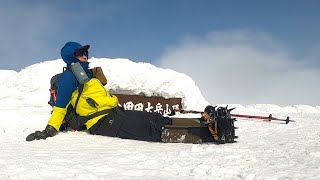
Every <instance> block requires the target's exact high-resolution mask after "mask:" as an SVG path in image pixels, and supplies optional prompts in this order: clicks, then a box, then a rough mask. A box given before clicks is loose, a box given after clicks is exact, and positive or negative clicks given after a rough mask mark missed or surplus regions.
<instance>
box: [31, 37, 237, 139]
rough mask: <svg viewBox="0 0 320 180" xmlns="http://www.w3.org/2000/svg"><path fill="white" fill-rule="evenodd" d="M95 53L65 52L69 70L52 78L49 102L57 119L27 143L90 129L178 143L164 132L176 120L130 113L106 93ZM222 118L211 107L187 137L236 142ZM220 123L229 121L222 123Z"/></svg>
mask: <svg viewBox="0 0 320 180" xmlns="http://www.w3.org/2000/svg"><path fill="white" fill-rule="evenodd" d="M89 48H90V46H89V45H85V46H82V45H80V44H79V43H76V42H68V43H66V44H65V45H64V47H63V48H62V49H61V57H62V59H63V61H64V62H65V63H66V65H67V66H66V67H65V70H64V71H63V73H61V74H58V75H55V76H54V77H53V78H52V79H51V89H55V90H56V94H55V93H53V94H52V96H51V97H52V100H50V101H49V104H50V105H52V106H53V110H52V114H51V117H50V119H49V121H48V124H47V126H46V128H45V129H44V130H43V131H36V132H34V133H31V134H30V135H28V136H27V138H26V140H27V141H33V140H39V139H46V138H47V137H52V136H55V135H56V134H57V133H58V132H59V130H60V131H61V130H62V129H64V128H70V127H71V128H72V129H75V130H87V131H88V132H89V133H90V134H96V135H103V136H110V137H119V138H123V139H134V140H142V141H154V142H161V141H162V142H173V141H171V140H170V138H171V137H170V136H168V137H165V138H166V139H167V140H169V141H165V140H164V139H163V138H164V135H163V134H164V132H163V131H164V127H168V126H169V125H172V124H173V125H175V124H174V123H173V122H175V119H172V118H169V117H164V116H162V115H161V114H159V113H155V112H153V113H150V112H142V111H129V110H124V109H123V108H121V107H119V106H118V98H117V97H116V96H114V95H111V94H110V93H109V92H108V90H107V89H105V88H104V85H105V84H106V79H105V77H104V75H103V73H102V70H101V69H100V70H101V72H100V73H99V69H95V70H94V69H89V62H88V57H89V53H88V49H89ZM101 74H102V76H101ZM54 87H55V88H54ZM225 109H226V108H224V110H225ZM218 110H219V109H218ZM217 112H219V111H217ZM216 114H217V113H216V111H215V107H212V106H207V107H206V109H205V112H204V113H203V116H202V118H201V119H200V121H201V122H202V123H201V124H202V125H201V126H198V127H197V128H191V129H190V128H187V129H186V130H187V131H186V132H185V134H188V133H191V134H194V135H197V136H199V137H200V139H201V142H212V141H216V140H218V141H220V142H223V143H224V142H233V135H234V133H233V135H231V130H232V129H230V128H229V127H231V126H233V124H230V122H231V121H229V120H230V117H229V116H225V115H224V116H221V118H220V116H215V115H216ZM218 114H219V113H218ZM218 114H217V115H218ZM220 114H222V115H223V113H220ZM223 117H226V120H224V119H223ZM219 119H222V120H220V121H223V122H220V123H219ZM189 120H190V119H189ZM226 123H227V124H226ZM224 124H225V125H224ZM224 126H226V127H224ZM228 128H229V129H228ZM226 129H228V131H227V132H225V130H226ZM167 132H168V131H167ZM169 134H170V133H169ZM185 134H181V135H182V136H184V135H185ZM230 135H231V136H230ZM175 138H176V137H175ZM178 139H179V138H178Z"/></svg>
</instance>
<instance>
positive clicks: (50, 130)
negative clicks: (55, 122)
mask: <svg viewBox="0 0 320 180" xmlns="http://www.w3.org/2000/svg"><path fill="white" fill-rule="evenodd" d="M57 132H58V131H57V130H56V129H55V128H54V127H52V126H50V125H47V127H46V129H45V130H43V131H36V132H34V133H31V134H29V135H28V136H27V138H26V141H33V140H39V139H47V137H52V136H54V135H56V134H57Z"/></svg>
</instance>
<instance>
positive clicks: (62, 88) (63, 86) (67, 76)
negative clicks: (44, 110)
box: [48, 71, 78, 131]
mask: <svg viewBox="0 0 320 180" xmlns="http://www.w3.org/2000/svg"><path fill="white" fill-rule="evenodd" d="M77 86H78V82H77V80H76V79H75V77H74V75H73V74H72V72H71V71H65V72H64V73H63V74H62V76H61V77H60V78H59V80H58V92H57V101H56V104H55V106H54V107H53V111H52V114H51V117H50V120H49V122H48V125H50V126H52V127H54V128H55V129H56V130H57V131H59V129H60V126H61V124H62V122H63V119H64V117H65V115H66V113H67V107H68V104H69V103H70V100H71V95H72V92H73V91H75V90H76V89H77Z"/></svg>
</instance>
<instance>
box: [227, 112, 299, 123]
mask: <svg viewBox="0 0 320 180" xmlns="http://www.w3.org/2000/svg"><path fill="white" fill-rule="evenodd" d="M231 117H235V118H249V119H262V120H268V121H284V122H286V124H288V123H289V122H290V121H291V122H296V121H294V120H290V119H289V116H288V117H287V118H286V119H279V118H275V117H272V114H270V115H269V116H253V115H244V114H231Z"/></svg>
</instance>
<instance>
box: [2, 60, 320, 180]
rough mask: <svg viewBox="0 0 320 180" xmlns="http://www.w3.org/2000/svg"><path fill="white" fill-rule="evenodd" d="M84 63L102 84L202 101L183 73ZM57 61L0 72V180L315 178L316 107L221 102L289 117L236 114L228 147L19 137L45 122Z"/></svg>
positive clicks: (192, 104) (198, 106)
mask: <svg viewBox="0 0 320 180" xmlns="http://www.w3.org/2000/svg"><path fill="white" fill-rule="evenodd" d="M91 61H92V63H91V66H92V67H93V66H101V67H102V68H103V70H104V73H105V75H106V76H107V77H108V85H107V88H108V89H113V90H121V91H125V90H131V92H133V93H136V94H139V93H140V92H143V93H144V94H146V95H152V94H157V95H162V96H164V97H182V98H183V103H184V108H185V109H189V110H202V109H203V108H204V107H205V106H206V105H207V104H208V102H207V101H206V100H205V99H204V98H203V97H202V95H201V93H200V90H199V89H198V88H197V87H196V86H195V84H194V82H193V80H192V79H190V78H189V77H188V76H186V75H184V74H181V73H177V72H174V71H172V70H164V69H159V68H156V67H154V66H153V65H150V64H147V63H134V62H131V61H129V60H126V59H94V58H92V59H91ZM63 66H64V63H63V62H62V60H54V61H46V62H43V63H39V64H35V65H33V66H30V67H27V68H25V69H23V70H22V71H21V72H14V71H6V70H0V75H1V76H0V143H1V147H0V167H1V169H0V179H319V178H320V176H319V172H320V151H319V149H320V143H319V139H320V131H319V128H320V106H316V107H312V106H307V105H293V106H287V107H280V106H277V105H270V104H268V105H267V104H256V105H250V106H242V105H238V104H234V105H229V106H230V107H237V108H236V109H235V110H234V111H233V113H240V114H251V115H265V116H268V115H269V113H272V114H273V116H275V117H281V118H285V117H286V116H290V118H291V119H294V120H295V121H296V122H290V123H289V124H288V125H285V124H282V123H281V122H272V121H271V122H265V121H260V120H253V119H251V120H248V119H247V120H244V119H241V120H240V119H239V120H238V121H237V122H236V126H238V127H239V129H238V130H237V131H236V133H237V135H238V136H239V139H237V141H238V142H237V143H234V144H225V145H215V144H169V143H150V142H141V141H134V140H123V139H118V138H110V137H102V136H94V135H89V134H87V133H86V132H69V133H60V134H58V135H57V136H55V137H53V138H48V139H47V140H39V141H32V142H26V141H25V137H26V136H27V135H28V134H29V133H31V132H34V131H35V130H42V129H44V127H45V126H46V123H47V121H48V118H49V117H50V110H51V109H50V107H49V105H47V101H48V96H49V95H48V94H49V91H48V88H49V80H50V77H51V76H52V75H54V74H56V73H58V72H61V71H62V67H63ZM212 95H213V96H214V93H213V94H212ZM223 106H225V105H223ZM180 116H183V117H199V116H200V115H199V114H196V115H194V114H186V115H180Z"/></svg>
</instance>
